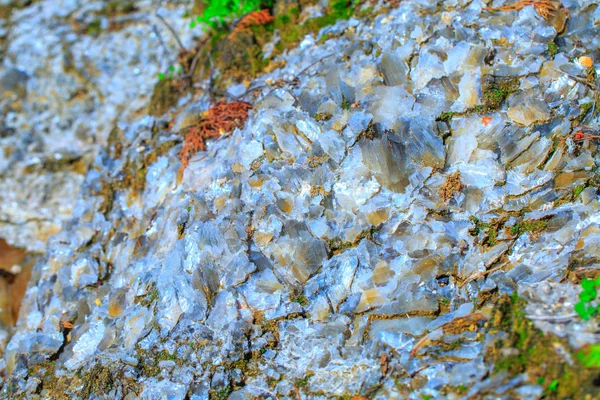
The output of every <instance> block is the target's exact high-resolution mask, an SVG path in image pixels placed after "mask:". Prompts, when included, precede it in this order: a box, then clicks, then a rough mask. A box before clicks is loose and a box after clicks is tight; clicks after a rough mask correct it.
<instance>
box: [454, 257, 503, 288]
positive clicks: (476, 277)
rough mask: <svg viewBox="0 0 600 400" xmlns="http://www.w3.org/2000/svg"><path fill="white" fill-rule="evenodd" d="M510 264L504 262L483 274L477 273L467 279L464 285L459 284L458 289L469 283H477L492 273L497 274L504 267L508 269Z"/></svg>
mask: <svg viewBox="0 0 600 400" xmlns="http://www.w3.org/2000/svg"><path fill="white" fill-rule="evenodd" d="M508 264H509V262H508V261H505V262H503V263H502V264H500V265H498V266H497V267H494V268H491V269H488V270H485V271H483V272H476V273H474V274H473V275H470V276H469V277H468V278H467V279H465V280H464V281H463V282H462V283H459V284H458V287H463V286H465V285H466V284H467V283H469V282H473V281H476V280H477V279H480V278H483V277H485V276H487V275H489V274H491V273H492V272H496V271H498V270H500V269H502V268H504V267H506V266H507V265H508Z"/></svg>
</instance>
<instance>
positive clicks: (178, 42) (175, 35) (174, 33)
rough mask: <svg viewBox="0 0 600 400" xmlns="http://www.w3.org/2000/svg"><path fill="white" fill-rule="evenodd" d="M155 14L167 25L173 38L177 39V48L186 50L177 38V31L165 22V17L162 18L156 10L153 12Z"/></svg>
mask: <svg viewBox="0 0 600 400" xmlns="http://www.w3.org/2000/svg"><path fill="white" fill-rule="evenodd" d="M154 15H156V17H157V18H158V19H159V20H160V21H161V22H162V23H163V24H164V25H165V26H166V27H167V29H168V30H169V31H170V32H171V34H172V35H173V37H174V38H175V40H176V41H177V44H178V45H179V48H180V49H181V50H182V51H187V49H186V48H185V46H184V45H183V43H181V39H180V38H179V35H178V34H177V32H175V29H173V27H172V26H171V24H169V23H168V22H167V20H166V19H164V18H163V16H162V15H160V14H159V13H158V11H157V12H156V13H155V14H154Z"/></svg>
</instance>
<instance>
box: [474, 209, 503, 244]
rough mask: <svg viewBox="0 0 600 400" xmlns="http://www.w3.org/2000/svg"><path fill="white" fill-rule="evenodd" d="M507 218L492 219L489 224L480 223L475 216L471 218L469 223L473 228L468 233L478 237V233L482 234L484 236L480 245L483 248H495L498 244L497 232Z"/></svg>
mask: <svg viewBox="0 0 600 400" xmlns="http://www.w3.org/2000/svg"><path fill="white" fill-rule="evenodd" d="M507 220H508V217H501V218H495V219H492V220H491V221H490V222H489V223H485V222H482V221H481V220H480V219H478V218H477V217H475V216H472V217H471V221H472V222H473V223H474V224H475V226H474V227H473V228H471V229H469V233H470V234H471V235H473V236H477V235H479V233H480V232H482V231H483V232H484V233H485V234H486V236H485V237H484V238H483V239H482V240H481V244H482V245H484V246H489V247H492V246H495V245H496V244H498V240H497V237H498V232H499V231H500V229H501V228H502V227H503V226H504V224H505V223H506V221H507Z"/></svg>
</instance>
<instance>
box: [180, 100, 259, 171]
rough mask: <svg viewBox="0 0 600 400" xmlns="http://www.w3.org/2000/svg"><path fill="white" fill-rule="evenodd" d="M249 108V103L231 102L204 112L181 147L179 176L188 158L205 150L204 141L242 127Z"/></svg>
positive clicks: (217, 105) (189, 130)
mask: <svg viewBox="0 0 600 400" xmlns="http://www.w3.org/2000/svg"><path fill="white" fill-rule="evenodd" d="M251 108H252V105H251V104H249V103H246V102H243V101H232V102H231V103H217V104H215V105H214V106H213V107H212V108H210V109H209V110H208V111H206V112H205V115H204V118H202V121H200V122H199V123H198V124H197V125H195V126H191V127H190V128H189V129H188V132H187V135H186V136H185V140H184V142H183V147H182V149H181V151H180V152H179V159H180V160H181V167H180V168H179V176H183V171H184V170H185V168H186V167H187V166H188V164H189V161H190V158H192V157H193V156H194V155H195V154H196V153H197V152H199V151H203V150H205V149H206V139H208V138H215V137H219V136H221V135H222V134H224V133H227V132H231V131H233V130H234V129H235V128H241V127H242V126H244V123H245V122H246V119H248V111H249V110H250V109H251Z"/></svg>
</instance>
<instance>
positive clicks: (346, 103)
mask: <svg viewBox="0 0 600 400" xmlns="http://www.w3.org/2000/svg"><path fill="white" fill-rule="evenodd" d="M342 109H343V110H349V109H350V102H349V101H348V99H347V98H346V96H342Z"/></svg>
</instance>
